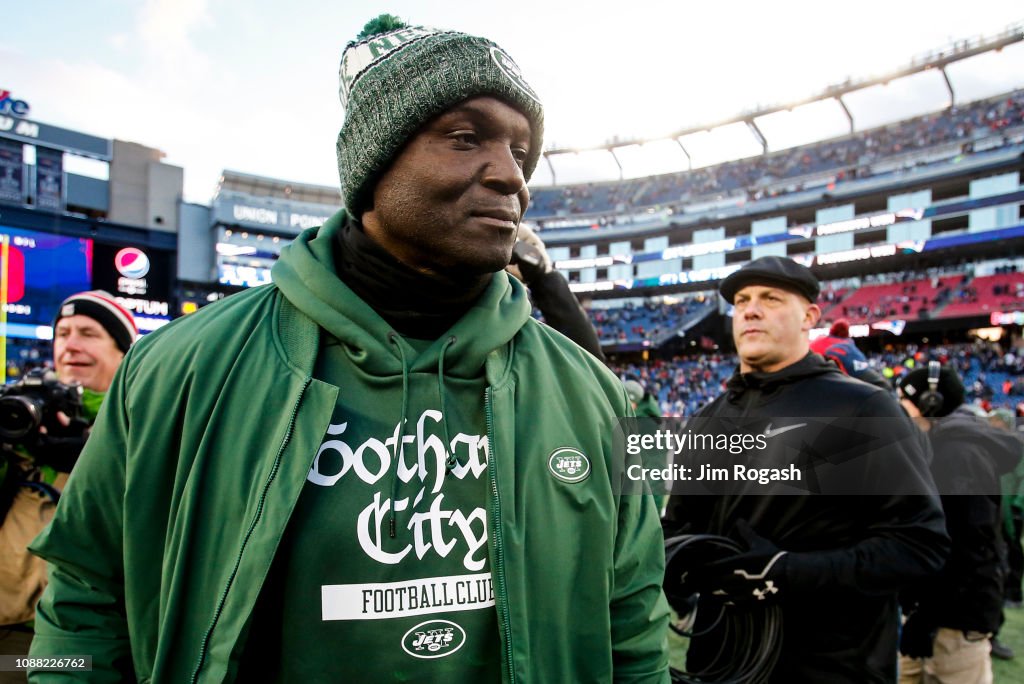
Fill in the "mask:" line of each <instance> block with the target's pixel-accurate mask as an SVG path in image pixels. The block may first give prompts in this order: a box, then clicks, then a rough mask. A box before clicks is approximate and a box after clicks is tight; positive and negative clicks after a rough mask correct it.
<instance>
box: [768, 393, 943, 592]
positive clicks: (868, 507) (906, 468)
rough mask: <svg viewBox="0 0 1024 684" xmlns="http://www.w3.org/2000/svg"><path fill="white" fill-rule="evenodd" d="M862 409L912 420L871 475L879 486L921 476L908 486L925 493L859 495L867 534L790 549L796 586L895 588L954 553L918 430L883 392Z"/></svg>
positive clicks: (864, 413)
mask: <svg viewBox="0 0 1024 684" xmlns="http://www.w3.org/2000/svg"><path fill="white" fill-rule="evenodd" d="M859 415H860V416H861V417H864V418H885V419H891V420H894V421H900V424H905V428H902V427H901V429H900V431H903V430H904V429H905V430H906V431H905V432H904V433H903V434H902V435H900V436H899V438H896V437H897V436H896V435H894V439H893V440H892V441H891V442H889V443H888V444H887V445H886V446H885V447H884V449H882V450H880V452H879V453H878V454H876V455H875V456H874V458H873V459H871V460H869V461H868V462H869V463H871V465H869V466H868V468H867V470H866V471H865V476H866V478H867V480H866V481H867V482H871V481H875V482H877V483H878V487H879V488H880V492H882V490H884V489H885V488H887V486H890V485H891V483H893V482H904V483H910V482H916V484H914V485H913V486H910V487H909V488H908V489H909V490H911V491H914V492H922V493H921V494H914V493H911V494H890V493H884V492H882V493H879V494H873V495H868V496H863V497H856V499H857V501H856V502H854V503H855V506H856V507H857V508H858V509H859V510H860V514H861V515H863V516H865V517H869V518H870V520H871V522H869V523H868V524H867V526H866V529H865V531H864V534H863V537H862V538H861V539H860V540H859V541H857V542H856V543H854V544H852V545H849V546H845V547H843V548H838V549H833V550H830V551H813V552H806V553H801V552H796V553H790V554H789V556H788V557H787V559H786V578H787V581H788V582H789V584H790V586H791V587H792V588H793V589H794V590H796V591H800V592H813V591H817V590H820V589H825V588H827V587H830V586H833V587H834V586H848V587H856V588H857V589H858V590H859V591H860V592H862V593H864V594H869V595H883V594H888V593H892V592H895V591H898V590H899V589H901V588H903V587H905V586H907V585H908V584H911V583H913V582H916V581H918V580H922V579H924V578H927V577H930V576H932V575H934V574H935V573H936V572H938V571H939V569H940V568H942V566H943V564H944V563H945V561H946V558H947V557H948V555H949V550H950V540H949V536H948V534H947V533H946V529H945V517H944V516H943V512H942V505H941V503H940V500H939V496H938V493H937V491H936V489H935V484H934V481H933V480H932V477H931V474H930V472H929V470H928V467H927V454H926V453H925V451H924V449H922V442H921V440H920V439H918V435H917V433H916V430H917V428H916V427H915V426H913V425H912V424H911V423H910V421H909V419H908V418H906V416H905V415H903V414H902V413H901V412H900V411H899V407H898V406H897V405H896V404H895V402H894V401H893V400H892V399H891V397H889V396H887V395H885V394H883V393H878V394H876V395H875V396H874V397H872V398H871V399H869V400H868V401H866V402H865V403H864V405H863V406H862V407H861V410H860V411H859Z"/></svg>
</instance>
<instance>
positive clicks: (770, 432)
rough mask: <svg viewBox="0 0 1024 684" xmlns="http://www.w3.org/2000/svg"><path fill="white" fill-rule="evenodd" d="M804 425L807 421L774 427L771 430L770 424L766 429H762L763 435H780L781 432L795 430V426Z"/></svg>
mask: <svg viewBox="0 0 1024 684" xmlns="http://www.w3.org/2000/svg"><path fill="white" fill-rule="evenodd" d="M806 426H807V423H797V424H796V425H787V426H786V427H780V428H775V429H774V430H772V429H771V427H772V426H771V425H769V426H768V429H767V430H765V431H764V436H765V437H775V436H776V435H781V434H782V433H783V432H789V431H790V430H796V429H797V428H802V427H806Z"/></svg>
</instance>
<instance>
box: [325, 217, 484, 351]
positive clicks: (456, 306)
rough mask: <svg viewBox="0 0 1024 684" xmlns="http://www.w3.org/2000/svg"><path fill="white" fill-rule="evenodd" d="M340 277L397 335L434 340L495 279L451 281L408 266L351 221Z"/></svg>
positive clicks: (339, 256) (338, 259)
mask: <svg viewBox="0 0 1024 684" xmlns="http://www.w3.org/2000/svg"><path fill="white" fill-rule="evenodd" d="M334 263H335V268H336V270H337V272H338V277H339V278H341V280H342V282H344V283H345V284H346V285H348V286H349V287H350V288H352V291H353V292H355V293H356V294H357V295H358V296H359V297H360V298H361V299H362V300H363V301H364V302H366V303H367V304H369V305H370V307H371V308H372V309H373V310H374V311H376V312H377V313H378V314H379V315H380V317H381V318H383V319H384V320H385V321H387V323H388V325H390V326H391V327H393V328H394V329H395V331H396V332H398V334H400V335H402V336H404V337H412V338H415V339H420V340H434V339H437V338H438V337H440V336H441V335H442V334H444V332H445V331H446V330H448V329H449V328H450V327H452V325H454V324H455V322H456V321H457V320H459V319H460V318H462V315H463V314H465V313H466V311H468V310H469V307H470V306H472V305H473V302H475V301H476V300H477V298H479V297H480V295H481V293H483V291H484V290H485V289H486V288H487V285H488V284H489V283H490V281H491V277H490V275H489V274H488V275H484V276H479V275H474V276H467V277H466V278H465V279H458V280H454V279H448V278H445V277H444V276H440V275H436V276H434V275H426V274H424V273H421V272H419V271H417V270H415V269H413V268H410V267H409V266H406V265H405V264H403V263H402V262H400V261H399V260H398V259H396V258H395V257H393V256H391V254H390V253H389V252H387V251H386V250H385V249H384V248H383V247H381V246H380V245H378V244H377V243H376V242H374V241H373V240H372V239H371V238H370V237H369V236H368V235H367V234H366V233H364V232H363V229H362V226H361V225H360V224H359V223H358V222H357V221H355V220H353V219H351V218H349V219H348V220H347V221H346V222H345V226H344V228H342V231H341V233H340V235H339V239H338V241H337V243H335V245H334Z"/></svg>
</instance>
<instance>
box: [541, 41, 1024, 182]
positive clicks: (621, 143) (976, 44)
mask: <svg viewBox="0 0 1024 684" xmlns="http://www.w3.org/2000/svg"><path fill="white" fill-rule="evenodd" d="M1022 41H1024V22H1018V23H1016V24H1011V25H1010V26H1007V27H1006V28H1005V29H1003V30H1002V31H1001V32H999V33H998V34H997V35H995V36H988V37H986V36H981V37H977V38H973V39H964V40H959V41H955V42H954V43H952V44H951V45H948V46H946V47H944V48H941V49H938V50H932V51H930V52H927V53H924V54H922V55H918V56H916V57H914V58H913V59H911V61H910V64H908V65H906V66H904V67H902V68H899V69H896V70H895V71H892V72H890V73H887V74H884V75H882V76H872V77H869V78H863V79H852V78H847V79H846V80H844V81H843V82H841V83H837V84H834V85H830V86H828V87H826V88H825V89H824V90H823V91H822V92H820V93H818V94H816V95H812V96H810V97H807V98H804V99H801V100H796V101H793V102H787V103H785V104H777V105H769V106H763V107H758V108H757V109H754V110H751V111H747V112H742V113H740V114H737V115H735V116H731V117H728V118H726V119H722V120H720V121H715V122H712V123H705V124H700V125H693V126H688V127H686V128H682V129H679V130H677V131H675V132H674V133H671V134H670V135H667V136H661V137H657V138H625V139H623V138H618V137H616V138H614V139H613V141H612V142H609V143H605V144H601V145H593V146H581V147H553V148H549V149H547V150H544V152H543V157H544V160H545V161H546V162H547V166H548V169H549V170H550V172H551V179H552V183H551V185H552V186H557V185H558V175H557V171H556V170H555V166H554V164H553V163H552V161H551V158H552V157H557V156H559V155H566V154H579V153H581V152H601V151H606V152H608V153H609V154H610V155H611V157H612V159H613V160H614V161H615V164H616V165H617V166H618V169H619V177H618V179H617V180H619V181H621V180H625V175H624V172H623V168H622V163H621V161H620V160H619V158H618V156H616V154H615V151H616V150H617V149H620V148H624V147H632V146H636V145H644V144H647V143H651V142H655V141H667V140H674V141H675V142H676V144H677V145H678V146H679V149H680V150H681V151H682V154H683V155H684V156H685V157H686V159H687V161H688V163H689V165H690V167H691V169H692V157H691V155H690V153H689V152H688V151H687V149H686V147H685V146H684V144H683V141H682V140H681V138H683V137H685V136H687V135H691V134H694V133H700V132H704V131H712V130H714V129H718V128H723V127H725V126H730V125H732V124H736V123H743V124H746V125H747V127H748V128H749V130H750V132H751V134H752V135H753V137H754V139H755V140H756V141H757V143H758V144H759V145H760V146H761V149H762V152H763V153H767V152H769V145H768V140H767V138H766V137H765V135H764V134H763V133H762V131H761V129H760V128H759V127H758V125H757V120H758V119H759V118H761V117H765V116H768V115H770V114H776V113H778V112H783V111H790V110H793V109H795V108H797V107H802V106H804V105H809V104H813V103H816V102H822V101H825V100H835V101H836V102H837V103H838V104H839V106H840V108H841V109H842V111H843V113H844V114H845V115H846V118H847V121H848V123H849V129H850V131H849V132H850V133H854V132H856V130H857V129H856V125H855V121H854V117H853V114H851V113H850V110H849V108H848V107H847V105H846V103H845V102H844V101H843V96H845V95H848V94H849V93H852V92H856V91H859V90H864V89H866V88H871V87H873V86H877V85H888V84H889V83H890V82H892V81H895V80H898V79H902V78H906V77H908V76H914V75H916V74H920V73H923V72H926V71H932V70H937V71H938V72H940V73H941V74H942V77H943V80H944V82H945V85H946V88H947V89H948V91H949V102H950V105H952V104H955V103H956V102H957V100H956V90H955V89H954V87H953V83H952V81H951V80H950V78H949V74H948V73H947V72H946V67H948V66H949V65H950V64H953V63H955V62H959V61H962V60H965V59H969V58H971V57H976V56H978V55H981V54H983V53H986V52H993V51H999V50H1002V49H1003V48H1004V47H1006V46H1008V45H1012V44H1014V43H1019V42H1022ZM680 170H684V169H680ZM606 180H609V181H611V180H613V179H606ZM575 182H576V181H574V183H575Z"/></svg>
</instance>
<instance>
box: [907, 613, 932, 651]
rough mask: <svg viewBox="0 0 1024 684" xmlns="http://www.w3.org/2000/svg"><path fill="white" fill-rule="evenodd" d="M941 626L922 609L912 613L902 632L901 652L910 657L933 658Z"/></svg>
mask: <svg viewBox="0 0 1024 684" xmlns="http://www.w3.org/2000/svg"><path fill="white" fill-rule="evenodd" d="M938 631H939V627H938V625H936V624H935V623H934V622H933V621H932V620H931V618H929V617H928V616H927V615H926V614H924V613H922V612H921V611H919V610H918V611H915V612H913V613H911V614H910V617H908V618H907V621H906V622H904V623H903V632H902V634H900V653H902V654H903V655H905V656H907V657H909V658H931V657H932V653H933V649H934V647H935V635H936V634H937V633H938Z"/></svg>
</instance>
